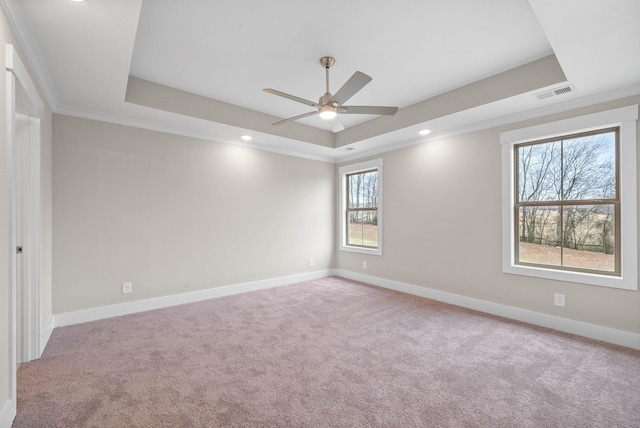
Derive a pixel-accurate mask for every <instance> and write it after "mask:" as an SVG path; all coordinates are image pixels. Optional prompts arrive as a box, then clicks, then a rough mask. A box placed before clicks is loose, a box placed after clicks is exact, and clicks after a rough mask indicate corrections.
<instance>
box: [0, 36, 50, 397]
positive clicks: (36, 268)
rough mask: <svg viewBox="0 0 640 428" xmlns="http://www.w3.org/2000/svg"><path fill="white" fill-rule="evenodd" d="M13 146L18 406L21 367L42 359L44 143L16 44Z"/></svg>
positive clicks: (11, 66) (10, 84) (12, 328)
mask: <svg viewBox="0 0 640 428" xmlns="http://www.w3.org/2000/svg"><path fill="white" fill-rule="evenodd" d="M6 70H7V71H6V73H7V74H6V78H7V141H8V147H9V176H10V201H11V202H10V212H9V218H10V220H9V221H10V224H9V231H10V232H9V258H10V260H9V284H10V287H9V290H10V291H9V292H10V295H9V299H10V300H9V301H10V305H9V310H10V314H9V315H10V317H9V334H10V336H11V340H10V345H9V346H10V348H11V349H10V354H9V355H10V360H11V361H10V365H9V379H10V391H9V400H10V403H12V404H13V405H15V403H16V398H17V397H16V378H17V367H18V364H20V363H23V362H27V361H31V360H33V359H36V358H39V357H40V356H41V355H42V350H43V349H42V348H43V344H42V343H41V320H40V313H41V311H40V282H41V281H40V275H41V269H40V266H41V259H42V241H41V227H42V183H41V172H42V162H41V140H42V112H43V103H42V100H41V98H40V95H39V94H38V92H37V90H36V88H35V85H34V84H33V82H32V80H31V78H30V76H29V74H28V72H27V70H26V68H25V66H24V64H23V62H22V61H21V60H20V58H19V56H18V54H17V52H16V51H15V48H14V47H13V45H10V44H7V45H6Z"/></svg>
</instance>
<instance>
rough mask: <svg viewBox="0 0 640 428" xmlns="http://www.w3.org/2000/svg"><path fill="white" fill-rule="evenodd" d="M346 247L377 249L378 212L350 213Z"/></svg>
mask: <svg viewBox="0 0 640 428" xmlns="http://www.w3.org/2000/svg"><path fill="white" fill-rule="evenodd" d="M348 216H349V223H348V225H347V228H348V230H347V245H358V246H363V247H373V248H377V247H378V210H367V211H350V212H349V214H348Z"/></svg>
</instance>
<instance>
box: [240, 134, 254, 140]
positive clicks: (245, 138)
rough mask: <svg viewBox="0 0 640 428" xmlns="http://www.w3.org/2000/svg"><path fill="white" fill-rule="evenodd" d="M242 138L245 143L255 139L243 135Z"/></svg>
mask: <svg viewBox="0 0 640 428" xmlns="http://www.w3.org/2000/svg"><path fill="white" fill-rule="evenodd" d="M240 138H242V139H243V140H244V141H251V140H253V137H252V136H251V135H243V136H242V137H240Z"/></svg>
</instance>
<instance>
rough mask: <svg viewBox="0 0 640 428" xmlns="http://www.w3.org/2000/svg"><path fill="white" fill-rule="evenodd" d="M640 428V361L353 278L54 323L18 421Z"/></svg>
mask: <svg viewBox="0 0 640 428" xmlns="http://www.w3.org/2000/svg"><path fill="white" fill-rule="evenodd" d="M217 426H221V427H361V426H367V427H369V426H372V427H554V428H555V427H579V428H585V427H640V352H638V351H633V350H630V349H626V348H621V347H616V346H613V345H606V344H603V343H599V342H595V341H590V340H586V339H582V338H578V337H575V336H571V335H567V334H562V333H556V332H553V331H549V330H546V329H542V328H537V327H532V326H529V325H525V324H522V323H517V322H510V321H506V320H503V319H500V318H496V317H492V316H487V315H484V314H481V313H478V312H474V311H470V310H465V309H461V308H457V307H454V306H450V305H446V304H441V303H437V302H433V301H430V300H427V299H422V298H419V297H414V296H409V295H404V294H401V293H397V292H393V291H389V290H385V289H380V288H377V287H373V286H368V285H365V284H361V283H357V282H353V281H349V280H345V279H341V278H335V277H332V278H323V279H320V280H315V281H309V282H305V283H300V284H295V285H289V286H283V287H279V288H273V289H268V290H263V291H255V292H251V293H246V294H241V295H236V296H230V297H224V298H219V299H214V300H209V301H206V302H200V303H194V304H189V305H183V306H178V307H173V308H167V309H161V310H156V311H149V312H144V313H140V314H135V315H128V316H123V317H118V318H112V319H108V320H103V321H96V322H91V323H86V324H80V325H75V326H69V327H63V328H57V329H55V330H54V332H53V335H52V337H51V340H50V342H49V345H48V346H47V349H46V350H45V353H44V355H43V357H42V358H41V359H39V360H36V361H33V362H30V363H28V364H26V365H25V366H24V367H22V368H21V370H20V372H19V374H18V415H17V417H16V420H15V423H14V427H217Z"/></svg>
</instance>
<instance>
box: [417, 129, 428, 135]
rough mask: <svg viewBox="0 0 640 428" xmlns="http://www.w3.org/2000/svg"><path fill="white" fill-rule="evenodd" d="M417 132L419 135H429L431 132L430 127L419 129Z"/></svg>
mask: <svg viewBox="0 0 640 428" xmlns="http://www.w3.org/2000/svg"><path fill="white" fill-rule="evenodd" d="M418 134H420V135H429V134H431V130H430V129H421V130H419V131H418Z"/></svg>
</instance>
